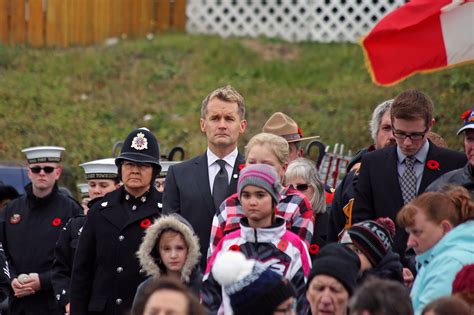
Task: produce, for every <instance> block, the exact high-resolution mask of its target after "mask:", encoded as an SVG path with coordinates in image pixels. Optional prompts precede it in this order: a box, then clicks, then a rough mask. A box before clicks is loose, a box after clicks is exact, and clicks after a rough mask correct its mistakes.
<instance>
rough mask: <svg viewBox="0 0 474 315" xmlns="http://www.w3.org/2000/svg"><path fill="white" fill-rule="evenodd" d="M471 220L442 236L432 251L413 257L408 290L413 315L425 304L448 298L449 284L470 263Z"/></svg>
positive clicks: (473, 227)
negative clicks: (412, 279) (413, 271)
mask: <svg viewBox="0 0 474 315" xmlns="http://www.w3.org/2000/svg"><path fill="white" fill-rule="evenodd" d="M473 244H474V220H470V221H467V222H464V223H462V224H460V225H458V226H456V227H455V228H454V229H452V230H451V231H450V232H449V233H448V234H446V235H445V236H444V237H443V238H442V239H441V240H440V241H439V242H438V243H437V244H436V245H434V246H433V247H432V248H430V249H429V250H427V251H426V252H424V253H423V254H420V255H418V256H416V262H417V265H418V275H417V277H416V279H415V282H414V284H413V288H412V290H411V294H410V295H411V300H412V303H413V309H414V310H415V314H416V315H419V314H421V312H422V310H423V308H424V307H425V306H426V304H428V303H430V302H431V301H433V300H435V299H437V298H439V297H442V296H445V295H451V291H452V283H453V280H454V278H455V277H456V274H457V273H458V272H459V270H461V268H462V267H463V266H464V265H467V264H472V263H474V246H473Z"/></svg>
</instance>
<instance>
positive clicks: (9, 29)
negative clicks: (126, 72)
mask: <svg viewBox="0 0 474 315" xmlns="http://www.w3.org/2000/svg"><path fill="white" fill-rule="evenodd" d="M185 11H186V0H0V43H2V44H29V45H31V46H34V47H41V46H58V47H68V46H70V45H90V44H94V43H100V42H102V41H103V40H104V39H106V38H110V37H119V36H124V35H125V36H127V37H137V36H144V35H146V34H148V33H155V32H162V31H167V30H169V29H177V30H184V29H185V25H186V17H185Z"/></svg>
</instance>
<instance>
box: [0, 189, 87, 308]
mask: <svg viewBox="0 0 474 315" xmlns="http://www.w3.org/2000/svg"><path fill="white" fill-rule="evenodd" d="M25 191H26V194H25V195H23V196H21V197H19V198H17V199H15V200H12V201H11V202H10V203H9V204H8V205H7V206H6V208H5V212H4V213H3V215H2V217H1V219H0V228H1V232H0V237H1V238H2V240H1V241H2V243H3V247H4V249H5V254H6V256H7V259H8V263H9V267H10V274H11V279H14V278H16V277H17V276H18V275H20V274H22V273H25V274H29V273H38V274H39V279H40V284H41V290H40V291H38V292H36V293H35V294H33V295H29V296H26V297H23V298H15V297H13V296H12V297H11V302H10V311H11V312H12V314H15V313H23V312H25V313H26V314H28V313H31V314H48V313H50V314H54V313H55V312H57V311H58V310H59V307H58V306H57V304H56V302H55V300H54V294H53V291H52V288H51V273H52V271H51V270H52V267H53V260H54V247H55V244H56V241H57V240H58V237H59V233H60V232H61V229H62V227H63V225H64V224H65V223H66V222H67V221H68V220H69V218H70V217H72V216H75V215H78V214H79V213H81V212H82V208H81V206H80V205H79V204H78V203H77V202H76V201H75V200H73V199H71V198H70V197H68V196H66V195H64V194H63V193H61V192H60V191H58V188H57V186H56V185H55V186H54V188H53V191H52V192H51V194H49V195H48V196H46V197H44V198H37V197H36V196H34V195H33V191H32V186H31V184H29V185H27V186H26V187H25Z"/></svg>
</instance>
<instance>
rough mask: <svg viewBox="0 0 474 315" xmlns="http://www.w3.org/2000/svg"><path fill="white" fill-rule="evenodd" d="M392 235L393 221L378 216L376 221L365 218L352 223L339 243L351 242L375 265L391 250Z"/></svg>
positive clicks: (393, 230) (393, 232)
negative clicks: (365, 219) (359, 221)
mask: <svg viewBox="0 0 474 315" xmlns="http://www.w3.org/2000/svg"><path fill="white" fill-rule="evenodd" d="M394 235H395V224H394V223H393V221H392V220H391V219H390V218H379V219H377V220H376V221H372V220H367V221H363V222H361V223H358V224H354V225H353V226H351V227H350V228H349V230H347V232H346V235H345V236H343V237H342V239H341V243H352V244H353V245H354V246H355V247H357V249H359V250H360V251H361V252H362V253H364V255H365V256H366V257H367V259H368V260H369V261H370V262H371V264H372V266H373V267H375V266H377V265H378V264H379V263H380V261H381V260H382V259H383V258H384V257H385V255H386V254H387V252H388V251H389V250H391V248H392V244H393V236H394Z"/></svg>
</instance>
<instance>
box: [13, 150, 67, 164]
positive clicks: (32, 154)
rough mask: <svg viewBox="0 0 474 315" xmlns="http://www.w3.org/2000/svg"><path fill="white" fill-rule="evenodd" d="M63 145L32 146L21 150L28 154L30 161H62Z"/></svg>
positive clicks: (27, 157) (31, 162)
mask: <svg viewBox="0 0 474 315" xmlns="http://www.w3.org/2000/svg"><path fill="white" fill-rule="evenodd" d="M64 150H65V149H64V148H63V147H32V148H26V149H23V150H21V152H23V153H25V154H26V159H27V160H28V163H30V164H33V163H44V162H56V163H58V162H60V161H61V152H62V151H64Z"/></svg>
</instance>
